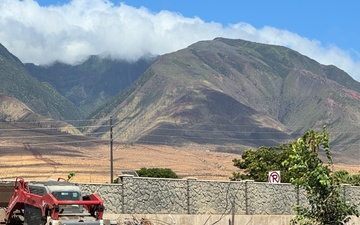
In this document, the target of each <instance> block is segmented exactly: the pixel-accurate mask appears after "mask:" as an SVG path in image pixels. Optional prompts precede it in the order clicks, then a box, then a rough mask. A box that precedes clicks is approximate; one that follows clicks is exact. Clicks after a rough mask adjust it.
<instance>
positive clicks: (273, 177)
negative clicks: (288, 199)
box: [268, 171, 281, 184]
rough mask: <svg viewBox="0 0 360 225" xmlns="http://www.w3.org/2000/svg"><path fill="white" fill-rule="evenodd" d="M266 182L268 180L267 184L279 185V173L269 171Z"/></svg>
mask: <svg viewBox="0 0 360 225" xmlns="http://www.w3.org/2000/svg"><path fill="white" fill-rule="evenodd" d="M268 180H269V183H276V184H279V183H280V181H281V177H280V171H270V172H269V177H268Z"/></svg>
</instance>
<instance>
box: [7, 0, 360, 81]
mask: <svg viewBox="0 0 360 225" xmlns="http://www.w3.org/2000/svg"><path fill="white" fill-rule="evenodd" d="M14 2H15V3H14ZM9 9H13V10H9ZM358 9H360V1H356V0H349V1H335V0H327V1H325V0H317V1H310V0H302V1H300V0H292V1H289V0H287V1H286V0H272V1H268V0H263V1H260V0H252V1H240V0H222V1H219V0H207V1H205V0H176V1H175V0H124V1H120V0H111V1H104V0H72V1H70V0H53V1H50V0H37V1H35V0H24V1H20V0H0V26H1V27H5V29H2V31H1V30H0V43H2V44H3V45H5V47H7V48H8V49H9V50H10V51H11V52H12V53H14V54H15V55H16V56H18V57H19V58H20V59H21V60H22V61H26V62H34V63H36V64H47V63H51V62H52V61H55V60H60V61H64V62H67V63H76V62H78V61H81V60H82V59H83V58H84V57H86V55H88V54H103V55H110V56H112V57H118V58H126V59H129V60H135V59H137V58H139V57H141V56H142V55H145V54H149V53H151V54H165V53H168V52H172V51H175V50H178V49H181V48H185V47H187V46H188V45H190V44H192V43H194V42H196V41H199V40H207V39H213V38H214V37H217V36H223V37H229V38H241V39H246V40H251V41H256V42H261V43H268V44H278V45H284V46H287V47H290V48H292V49H294V50H297V51H299V52H300V53H302V54H305V55H307V56H309V57H311V58H314V59H315V60H317V61H319V62H320V63H323V64H334V65H336V66H338V67H339V68H341V69H343V70H345V71H346V72H348V73H349V74H350V75H351V76H353V77H354V78H355V79H357V80H360V54H359V52H360V42H359V38H358V36H359V34H360V26H359V25H358V24H359V23H358V22H359V20H360V19H358V18H357V14H358V12H357V11H358ZM5 10H6V13H5ZM9 11H10V12H13V14H11V13H9ZM31 12H33V13H31ZM44 18H47V19H46V20H45V21H44ZM4 21H5V22H4ZM54 26H55V27H54ZM15 28H16V29H15ZM20 31H23V32H21V35H20ZM23 34H25V37H24V35H23ZM14 36H16V37H17V38H15V39H14ZM29 43H30V49H27V52H25V51H24V48H23V47H24V46H28V45H29ZM100 43H101V47H97V48H96V47H94V46H100ZM44 54H46V55H47V56H46V57H43V55H44Z"/></svg>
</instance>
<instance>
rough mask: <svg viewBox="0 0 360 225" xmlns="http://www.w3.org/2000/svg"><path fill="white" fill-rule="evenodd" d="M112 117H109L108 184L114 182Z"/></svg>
mask: <svg viewBox="0 0 360 225" xmlns="http://www.w3.org/2000/svg"><path fill="white" fill-rule="evenodd" d="M112 128H113V127H112V117H110V184H112V183H114V170H113V168H114V165H113V131H112Z"/></svg>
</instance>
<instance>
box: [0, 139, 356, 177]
mask: <svg viewBox="0 0 360 225" xmlns="http://www.w3.org/2000/svg"><path fill="white" fill-rule="evenodd" d="M76 140H77V141H79V142H78V143H76V144H72V145H70V144H69V145H66V146H64V145H56V144H53V145H51V147H49V145H45V146H43V145H41V144H40V145H38V144H37V143H41V141H40V140H26V141H24V142H23V143H21V142H20V143H19V142H12V141H5V140H2V141H1V139H0V162H1V164H0V171H1V172H0V179H5V180H15V178H16V177H23V178H25V179H27V180H47V179H57V178H58V177H63V178H66V177H67V175H68V174H69V173H71V172H75V173H76V175H75V177H74V178H73V179H72V181H74V182H91V183H105V182H108V183H109V182H110V148H109V143H108V142H105V141H103V142H91V141H87V140H88V139H86V138H83V137H78V139H76ZM24 143H27V144H24ZM209 149H211V147H205V146H195V147H174V146H151V145H138V144H135V145H124V144H120V143H114V147H113V159H114V164H113V165H114V166H113V167H114V178H116V177H117V175H118V174H119V172H120V171H121V170H122V169H126V170H129V169H130V170H138V169H140V168H142V167H146V168H154V167H156V168H170V169H172V170H173V171H174V172H175V173H176V174H177V175H179V176H180V177H181V178H183V177H196V178H198V179H201V180H229V177H230V176H231V175H232V172H234V171H239V169H238V168H236V167H234V166H233V164H232V160H233V159H234V158H240V155H238V154H231V153H219V152H214V151H211V150H209ZM339 169H346V170H348V171H349V172H350V173H358V172H359V171H360V166H359V165H347V164H336V165H335V170H339Z"/></svg>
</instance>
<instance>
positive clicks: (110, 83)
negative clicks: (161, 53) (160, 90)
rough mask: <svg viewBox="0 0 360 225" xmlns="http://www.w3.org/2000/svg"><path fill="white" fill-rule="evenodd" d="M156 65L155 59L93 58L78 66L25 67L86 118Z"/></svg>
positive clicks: (30, 65) (55, 64)
mask: <svg viewBox="0 0 360 225" xmlns="http://www.w3.org/2000/svg"><path fill="white" fill-rule="evenodd" d="M153 61H154V58H148V59H145V58H144V59H140V60H138V61H136V62H127V61H121V60H113V59H109V58H101V57H99V56H91V57H89V59H87V60H86V61H85V62H83V63H81V64H79V65H75V66H72V65H67V64H63V63H59V62H57V63H54V64H52V65H48V66H36V65H34V64H25V67H26V68H27V70H28V71H29V72H30V74H31V75H32V76H34V77H35V78H37V79H38V80H39V81H42V82H47V83H49V84H51V85H52V86H53V87H55V89H56V90H57V91H59V93H60V94H62V95H63V96H65V97H66V98H67V99H69V100H70V101H71V102H72V103H74V104H75V105H76V106H77V107H78V108H79V109H80V111H81V112H82V114H83V117H86V116H88V115H89V114H91V113H92V112H93V111H95V110H97V109H98V108H100V107H102V106H103V105H104V104H105V103H106V102H107V101H108V100H109V99H110V98H111V97H113V96H114V95H116V94H118V93H119V92H120V91H121V90H123V89H125V88H126V87H127V86H129V85H130V84H131V83H132V82H133V81H135V80H136V79H137V78H139V76H140V75H141V74H142V73H144V71H145V70H146V69H147V68H148V67H149V65H150V64H151V63H152V62H153Z"/></svg>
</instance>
